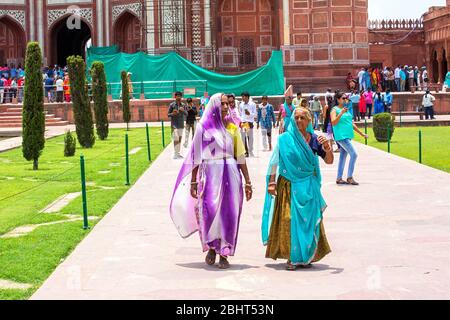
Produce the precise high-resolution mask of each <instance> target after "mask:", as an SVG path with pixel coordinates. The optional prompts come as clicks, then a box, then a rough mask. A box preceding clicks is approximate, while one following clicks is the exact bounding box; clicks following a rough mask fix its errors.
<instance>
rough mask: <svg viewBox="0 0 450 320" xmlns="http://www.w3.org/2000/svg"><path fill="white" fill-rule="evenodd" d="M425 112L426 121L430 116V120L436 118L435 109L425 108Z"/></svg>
mask: <svg viewBox="0 0 450 320" xmlns="http://www.w3.org/2000/svg"><path fill="white" fill-rule="evenodd" d="M423 109H424V110H425V120H428V116H429V117H430V120H431V119H433V118H434V110H433V107H424V108H423Z"/></svg>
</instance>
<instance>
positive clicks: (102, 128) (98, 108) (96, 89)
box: [91, 61, 109, 140]
mask: <svg viewBox="0 0 450 320" xmlns="http://www.w3.org/2000/svg"><path fill="white" fill-rule="evenodd" d="M91 76H92V96H93V99H94V112H95V126H96V128H97V135H98V137H99V138H100V140H105V139H106V138H107V137H108V130H109V122H108V97H107V92H106V75H105V66H104V64H103V62H100V61H95V62H94V63H93V64H92V67H91Z"/></svg>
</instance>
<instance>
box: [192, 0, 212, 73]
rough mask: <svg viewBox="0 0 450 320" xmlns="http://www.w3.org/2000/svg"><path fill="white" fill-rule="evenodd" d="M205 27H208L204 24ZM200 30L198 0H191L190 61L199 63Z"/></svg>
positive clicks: (200, 58) (200, 55)
mask: <svg viewBox="0 0 450 320" xmlns="http://www.w3.org/2000/svg"><path fill="white" fill-rule="evenodd" d="M206 28H208V27H207V26H206ZM201 44H202V43H201V30H200V0H193V1H192V47H193V50H192V62H193V63H195V64H201V62H202V53H201V51H200V50H199V47H200V46H201Z"/></svg>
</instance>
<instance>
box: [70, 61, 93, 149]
mask: <svg viewBox="0 0 450 320" xmlns="http://www.w3.org/2000/svg"><path fill="white" fill-rule="evenodd" d="M67 67H68V70H69V79H70V92H71V95H72V102H73V112H74V118H75V126H76V132H77V137H78V142H79V143H80V145H81V146H82V147H83V148H92V147H93V146H94V144H95V135H94V122H93V120H92V110H91V105H90V103H89V96H88V92H87V88H86V72H85V70H86V65H85V63H84V60H83V58H82V57H81V56H70V57H68V58H67Z"/></svg>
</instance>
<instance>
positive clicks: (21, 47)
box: [0, 15, 26, 66]
mask: <svg viewBox="0 0 450 320" xmlns="http://www.w3.org/2000/svg"><path fill="white" fill-rule="evenodd" d="M25 39H26V37H25V32H24V31H23V29H22V26H21V25H20V24H19V23H18V21H17V20H15V19H13V18H11V17H10V16H9V15H3V16H0V65H4V64H6V63H8V64H11V63H13V64H15V65H16V66H18V65H19V64H22V65H23V61H24V58H25V47H26V43H25Z"/></svg>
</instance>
